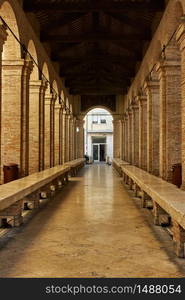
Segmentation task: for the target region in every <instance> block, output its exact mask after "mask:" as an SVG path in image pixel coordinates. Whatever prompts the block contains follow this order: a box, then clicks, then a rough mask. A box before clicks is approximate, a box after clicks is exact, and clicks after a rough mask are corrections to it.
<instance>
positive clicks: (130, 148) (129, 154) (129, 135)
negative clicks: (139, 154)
mask: <svg viewBox="0 0 185 300" xmlns="http://www.w3.org/2000/svg"><path fill="white" fill-rule="evenodd" d="M132 117H133V116H132V110H131V109H130V108H129V110H128V162H129V163H132V143H133V141H132V122H133V120H132Z"/></svg>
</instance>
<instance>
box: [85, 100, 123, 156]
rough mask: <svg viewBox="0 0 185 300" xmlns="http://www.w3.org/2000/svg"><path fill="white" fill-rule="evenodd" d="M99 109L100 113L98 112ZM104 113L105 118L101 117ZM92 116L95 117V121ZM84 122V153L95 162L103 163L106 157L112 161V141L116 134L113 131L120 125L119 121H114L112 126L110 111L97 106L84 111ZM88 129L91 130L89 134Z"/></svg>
mask: <svg viewBox="0 0 185 300" xmlns="http://www.w3.org/2000/svg"><path fill="white" fill-rule="evenodd" d="M99 109H100V111H98V110H99ZM96 110H97V111H96ZM91 112H92V114H91ZM104 113H105V114H107V116H102V115H103V114H104ZM93 114H94V115H95V116H96V117H95V119H94V116H93ZM102 118H103V119H104V120H106V121H105V123H104V122H103V123H102V122H101V121H102ZM84 121H85V122H84V133H85V135H84V151H85V153H86V154H87V155H88V156H92V157H93V159H94V160H95V161H105V160H106V158H107V157H109V158H110V160H112V158H113V140H114V136H113V135H114V134H116V135H117V132H116V130H115V131H114V128H115V126H117V125H118V126H119V125H120V120H118V121H115V122H116V123H115V124H114V125H113V116H112V113H111V112H110V110H108V109H107V108H106V107H104V106H99V105H97V106H94V107H91V108H89V109H88V110H87V111H86V115H85V118H84ZM95 121H96V122H97V124H96V123H95ZM89 128H91V131H90V132H89ZM119 130H120V129H119Z"/></svg>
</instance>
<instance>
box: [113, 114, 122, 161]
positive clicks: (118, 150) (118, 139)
mask: <svg viewBox="0 0 185 300" xmlns="http://www.w3.org/2000/svg"><path fill="white" fill-rule="evenodd" d="M120 122H121V121H120V120H114V121H113V128H114V129H113V132H114V158H120V155H121V145H120V143H121V128H120Z"/></svg>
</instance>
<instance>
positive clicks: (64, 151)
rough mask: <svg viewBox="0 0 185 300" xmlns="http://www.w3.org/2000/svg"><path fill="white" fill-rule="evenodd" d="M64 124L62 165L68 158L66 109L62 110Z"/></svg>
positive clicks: (62, 124)
mask: <svg viewBox="0 0 185 300" xmlns="http://www.w3.org/2000/svg"><path fill="white" fill-rule="evenodd" d="M61 119H62V122H61V126H62V164H64V163H65V161H66V160H65V158H66V111H65V108H64V107H63V108H62V116H61Z"/></svg>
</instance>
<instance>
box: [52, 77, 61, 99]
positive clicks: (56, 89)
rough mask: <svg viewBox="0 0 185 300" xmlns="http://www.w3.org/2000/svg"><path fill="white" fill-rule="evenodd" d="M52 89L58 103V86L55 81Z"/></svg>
mask: <svg viewBox="0 0 185 300" xmlns="http://www.w3.org/2000/svg"><path fill="white" fill-rule="evenodd" d="M52 89H53V92H54V93H56V94H57V99H56V102H59V90H58V84H57V82H56V80H55V79H54V80H53V84H52Z"/></svg>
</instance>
